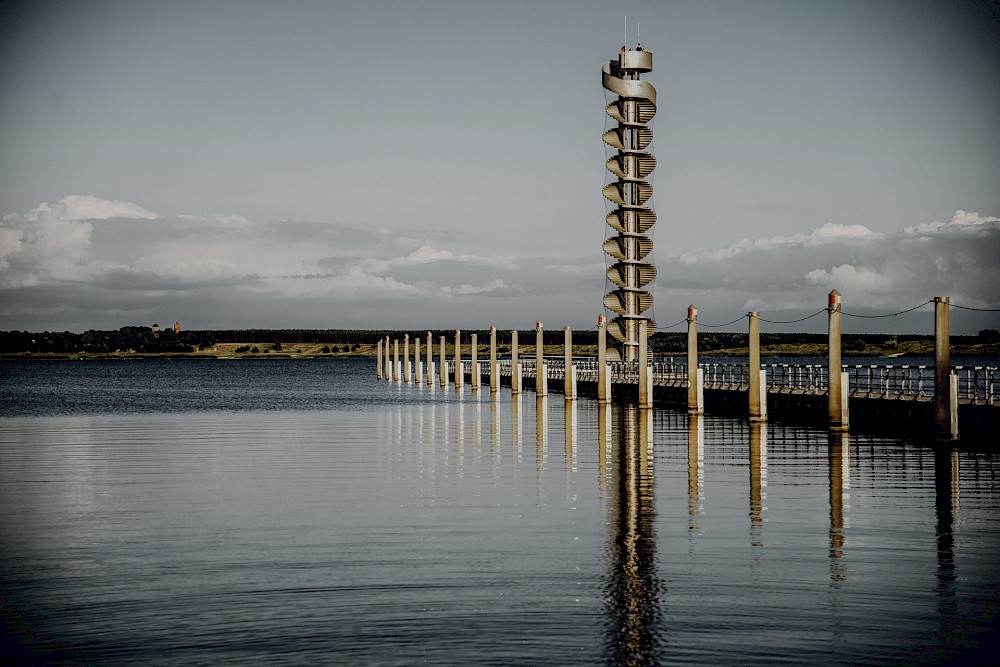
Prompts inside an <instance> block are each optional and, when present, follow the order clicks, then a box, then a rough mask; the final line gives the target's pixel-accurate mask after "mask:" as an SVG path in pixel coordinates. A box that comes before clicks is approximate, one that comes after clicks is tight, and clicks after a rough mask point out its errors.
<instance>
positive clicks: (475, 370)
mask: <svg viewBox="0 0 1000 667" xmlns="http://www.w3.org/2000/svg"><path fill="white" fill-rule="evenodd" d="M471 338H472V340H471V341H470V347H471V349H470V358H471V360H472V391H477V390H478V389H479V336H478V335H477V334H472V336H471Z"/></svg>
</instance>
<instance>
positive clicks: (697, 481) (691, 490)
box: [688, 415, 705, 533]
mask: <svg viewBox="0 0 1000 667" xmlns="http://www.w3.org/2000/svg"><path fill="white" fill-rule="evenodd" d="M704 481H705V421H704V418H703V417H702V416H701V415H690V416H689V417H688V530H689V531H690V532H691V533H697V532H699V531H700V530H701V527H700V526H699V525H698V515H699V514H701V512H702V509H703V508H702V501H703V500H704V495H703V493H702V485H703V484H704Z"/></svg>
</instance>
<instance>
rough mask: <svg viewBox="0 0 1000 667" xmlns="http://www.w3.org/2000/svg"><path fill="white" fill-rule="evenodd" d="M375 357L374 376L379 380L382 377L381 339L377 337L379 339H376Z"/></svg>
mask: <svg viewBox="0 0 1000 667" xmlns="http://www.w3.org/2000/svg"><path fill="white" fill-rule="evenodd" d="M375 359H377V362H376V366H377V368H376V370H375V377H377V378H378V379H379V380H381V379H382V339H381V338H379V340H378V347H377V351H376V353H375Z"/></svg>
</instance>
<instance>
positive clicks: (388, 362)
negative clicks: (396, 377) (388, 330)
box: [382, 336, 392, 382]
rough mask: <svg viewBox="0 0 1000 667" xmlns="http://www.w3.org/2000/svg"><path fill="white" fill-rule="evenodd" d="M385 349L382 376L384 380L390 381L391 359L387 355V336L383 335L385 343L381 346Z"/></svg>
mask: <svg viewBox="0 0 1000 667" xmlns="http://www.w3.org/2000/svg"><path fill="white" fill-rule="evenodd" d="M382 349H383V350H385V371H384V377H385V381H386V382H392V360H391V359H390V357H389V337H388V336H386V337H385V345H383V346H382Z"/></svg>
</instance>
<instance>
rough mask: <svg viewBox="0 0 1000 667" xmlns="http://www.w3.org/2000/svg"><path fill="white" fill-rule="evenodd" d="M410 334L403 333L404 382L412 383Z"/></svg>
mask: <svg viewBox="0 0 1000 667" xmlns="http://www.w3.org/2000/svg"><path fill="white" fill-rule="evenodd" d="M412 379H413V378H412V376H411V375H410V334H404V335H403V382H405V383H406V384H410V380H412Z"/></svg>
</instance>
